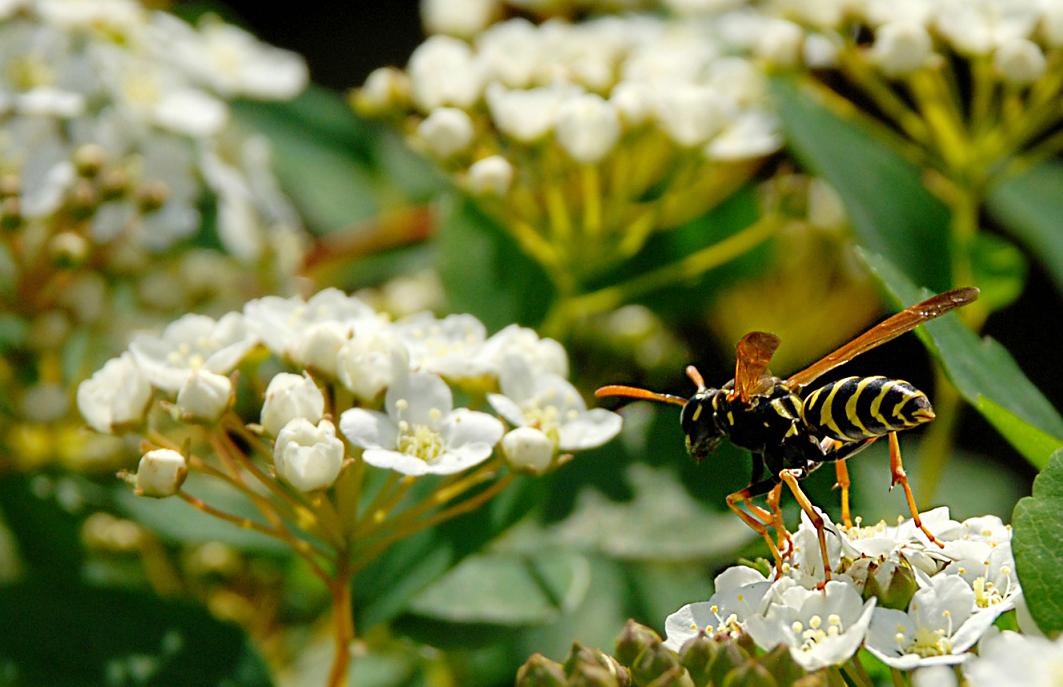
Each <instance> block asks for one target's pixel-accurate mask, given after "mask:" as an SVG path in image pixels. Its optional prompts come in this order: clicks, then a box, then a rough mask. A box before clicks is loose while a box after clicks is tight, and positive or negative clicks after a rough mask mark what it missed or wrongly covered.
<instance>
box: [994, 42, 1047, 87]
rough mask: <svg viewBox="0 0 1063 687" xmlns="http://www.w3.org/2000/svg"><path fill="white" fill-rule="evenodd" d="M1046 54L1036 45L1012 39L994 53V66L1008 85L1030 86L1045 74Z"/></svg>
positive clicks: (1002, 44)
mask: <svg viewBox="0 0 1063 687" xmlns="http://www.w3.org/2000/svg"><path fill="white" fill-rule="evenodd" d="M1045 62H1046V61H1045V54H1044V53H1043V52H1041V48H1040V47H1038V45H1037V44H1036V43H1034V42H1033V41H1030V40H1026V39H1025V38H1012V39H1009V40H1007V41H1004V42H1003V43H1001V44H1000V45H999V46H998V47H997V49H996V52H994V53H993V66H994V67H996V70H997V71H998V72H1000V75H1001V76H1002V77H1004V80H1005V81H1007V82H1008V83H1011V84H1014V85H1016V86H1028V85H1029V84H1031V83H1033V82H1034V81H1037V80H1038V79H1039V78H1041V75H1042V74H1044V73H1045Z"/></svg>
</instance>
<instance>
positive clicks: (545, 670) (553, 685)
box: [516, 654, 566, 687]
mask: <svg viewBox="0 0 1063 687" xmlns="http://www.w3.org/2000/svg"><path fill="white" fill-rule="evenodd" d="M565 685H566V681H565V671H564V670H563V669H562V668H561V664H560V663H557V662H556V661H551V660H550V659H548V658H547V657H546V656H543V655H542V654H532V656H531V658H529V659H528V660H527V661H525V662H524V665H522V666H521V667H520V669H518V670H517V680H516V687H565Z"/></svg>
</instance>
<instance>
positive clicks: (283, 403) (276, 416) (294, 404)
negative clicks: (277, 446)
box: [262, 372, 325, 436]
mask: <svg viewBox="0 0 1063 687" xmlns="http://www.w3.org/2000/svg"><path fill="white" fill-rule="evenodd" d="M324 414H325V397H324V396H322V395H321V390H320V389H318V388H317V385H316V384H314V380H313V379H311V378H310V375H303V376H300V375H296V374H291V373H288V372H282V373H280V374H278V375H277V376H276V377H274V378H273V379H272V380H270V383H269V386H268V387H266V400H265V401H264V402H263V403H262V427H263V428H265V430H266V431H267V432H269V433H270V434H272V435H273V436H277V434H278V433H280V431H281V429H283V428H284V426H285V425H286V424H288V423H289V422H291V421H292V420H294V419H295V418H303V419H304V420H309V421H310V422H317V421H318V420H320V419H321V418H322V416H324Z"/></svg>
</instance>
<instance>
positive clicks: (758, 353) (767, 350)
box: [734, 332, 779, 403]
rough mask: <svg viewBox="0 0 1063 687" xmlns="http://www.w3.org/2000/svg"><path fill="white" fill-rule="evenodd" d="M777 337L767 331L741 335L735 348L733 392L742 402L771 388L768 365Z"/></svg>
mask: <svg viewBox="0 0 1063 687" xmlns="http://www.w3.org/2000/svg"><path fill="white" fill-rule="evenodd" d="M778 347H779V337H777V336H775V335H774V334H769V333H767V332H750V333H748V334H746V335H745V336H743V337H742V340H741V341H739V342H738V346H737V348H736V350H735V359H736V362H735V386H734V388H735V394H736V395H737V396H738V398H739V399H741V400H742V402H743V403H749V401H750V399H752V398H753V397H754V396H756V395H758V394H762V393H764V392H766V391H767V390H768V389H770V388H771V374H769V373H768V365H769V364H771V357H772V356H773V355H775V349H776V348H778Z"/></svg>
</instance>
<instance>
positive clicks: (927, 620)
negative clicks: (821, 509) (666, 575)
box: [518, 508, 1058, 687]
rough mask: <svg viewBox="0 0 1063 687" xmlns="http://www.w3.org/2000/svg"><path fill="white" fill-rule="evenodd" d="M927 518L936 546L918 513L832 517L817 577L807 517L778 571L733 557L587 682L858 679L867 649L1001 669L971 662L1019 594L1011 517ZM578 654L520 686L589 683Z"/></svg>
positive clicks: (632, 631)
mask: <svg viewBox="0 0 1063 687" xmlns="http://www.w3.org/2000/svg"><path fill="white" fill-rule="evenodd" d="M922 518H923V521H924V524H925V525H926V526H927V527H928V528H930V529H931V530H932V531H934V532H935V533H938V532H939V533H940V534H935V536H937V537H938V538H939V539H940V540H941V541H942V542H943V544H944V547H939V546H937V545H935V544H931V543H930V541H929V540H928V539H927V538H926V536H925V535H924V534H923V533H922V532H921V530H920V529H919V527H918V526H916V525H915V523H914V522H913V521H912V520H899V521H898V523H897V525H896V526H889V525H887V524H886V523H884V522H880V523H878V524H876V525H872V526H867V527H861V526H860V525H859V523H858V524H857V525H856V526H853V527H841V526H835V525H833V524H830V523H829V521H828V529H829V531H830V533H831V535H830V539H829V540H828V544H829V546H828V548H829V551H830V557H831V563H832V565H837V566H838V567H837V568H836V569H835V572H834V573H833V574H832V577H831V580H830V581H828V582H826V583H825V584H824V583H823V564H822V560H821V558H820V549H819V543H818V540H817V535H816V532H815V528H814V527H813V526H812V525H811V523H810V522H809V521H808V520H807V518H806V519H805V520H804V521H803V522H802V524H801V527H800V528H799V530H798V531H797V532H796V533H795V534H794V536H793V540H792V541H791V542H790V545H791V558H790V562H789V563H788V564H786V565H785V566H784V567H783V571H782V574H781V575H780V576H779V577H778V578H776V579H774V580H771V579H769V578H768V577H767V576H766V575H765V574H764V572H763V571H762V570H759V569H757V568H755V567H747V566H735V567H732V568H729V569H727V570H726V571H724V572H723V573H721V574H720V575H719V576H717V578H716V581H715V593H714V594H713V595H712V597H711V598H710V599H709V600H708V601H702V602H697V603H693V604H688V605H686V606H683V607H682V608H680V609H679V610H677V611H676V612H675V613H673V614H671V615H669V616H668V618H667V619H666V620H665V623H664V625H665V632H666V637H665V639H663V640H662V639H661V638H660V637H659V636H658V635H657V634H656V633H655V632H653V631H652V630H650V629H649V628H644V627H641V626H639V625H637V624H635V623H634V622H629V624H628V627H627V628H626V629H625V631H624V633H623V634H622V635H621V637H620V639H619V640H618V642H617V646H616V658H615V659H612V658H611V657H605V656H604V655H603V656H596V658H594V659H593V660H592V661H590V663H597V664H598V665H600V666H603V667H608V666H609V665H612V664H619V665H620V666H623V667H624V669H618V670H616V671H614V676H613V677H612V678H610V679H609V680H607V681H605V682H593V683H592V684H610V685H612V684H616V685H649V684H654V685H696V686H697V687H702V686H707V685H723V684H745V683H744V682H741V681H739V682H732V680H745V679H747V677H748V679H753V678H754V677H761V676H762V677H761V679H759V680H758V681H755V682H753V683H752V684H779V685H790V684H796V683H798V682H799V681H800V684H802V685H804V684H831V682H830V680H831V679H832V678H831V677H830V672H831V671H837V670H838V669H840V668H843V669H845V670H846V672H847V673H851V672H855V673H856V674H857V675H856V683H857V684H870V683H869V682H866V679H864V678H866V674H863V677H862V678H861V675H860V674H862V673H863V670H864V669H863V667H862V666H860V664H859V660H858V659H856V658H855V655H856V652H857V651H858V650H859V649H861V648H865V649H866V650H867V651H869V652H870V653H871V654H873V655H874V656H875V657H876V658H878V659H879V660H880V661H882V662H883V663H885V664H886V665H887V666H889V667H890V668H893V669H896V670H899V671H913V670H919V669H927V668H933V667H935V666H938V667H940V666H964V667H965V670H969V672H970V674H971V675H979V674H983V673H984V674H987V675H988V674H989V672H990V671H991V670H996V669H997V668H996V667H994V668H988V667H980V666H983V664H984V663H985V659H980V660H977V661H976V660H973V659H975V654H974V653H972V651H973V649H974V648H975V646H976V643H978V642H979V640H980V639H981V640H983V641H982V644H983V645H984V644H986V643H987V642H992V641H996V637H995V634H996V632H997V631H996V629H995V628H994V627H993V623H994V621H995V620H996V619H997V617H999V616H1000V614H1001V613H1004V612H1006V611H1009V610H1012V609H1014V608H1016V606H1017V605H1021V604H1022V591H1021V589H1020V588H1019V585H1018V581H1017V579H1016V577H1015V573H1014V562H1013V560H1012V556H1011V528H1010V527H1008V526H1006V525H1004V524H1003V523H1002V522H1001V521H1000V519H999V518H996V517H995V516H985V517H978V518H969V519H967V520H964V521H963V522H956V521H954V520H951V519H949V515H948V510H947V509H945V508H939V509H936V510H933V511H930V512H928V513H925V514H923V516H922ZM1057 651H1058V650H1057ZM589 653H590V654H594V653H595V652H589ZM577 654H578V655H579V656H580V657H581V658H579V660H573V659H572V658H571V657H570V659H569V661H568V662H566V664H565V665H564V666H560V665H558V664H554V663H552V662H550V661H548V660H546V659H544V658H543V657H541V656H536V657H533V658H532V659H531V660H529V661H528V663H527V664H525V666H524V667H523V668H522V669H521V673H520V674H519V676H518V684H522V685H565V684H586V682H580V681H578V680H577V679H576V674H577V673H576V672H574V667H576V666H579V670H582V671H584V672H585V671H586V665H588V660H586V659H585V658H582V657H583V656H584V655H585V654H588V652H587V651H586V650H580V651H578V652H575V651H574V654H573V655H577ZM595 670H597V669H595ZM735 670H737V671H739V673H737V674H736V677H730V676H729V675H730V674H731V673H732V671H735ZM949 672H950V673H951V669H950V671H949ZM738 676H742V677H738ZM521 680H523V682H521ZM725 680H726V682H725ZM804 680H811V682H805V681H804ZM986 684H988V683H986Z"/></svg>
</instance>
